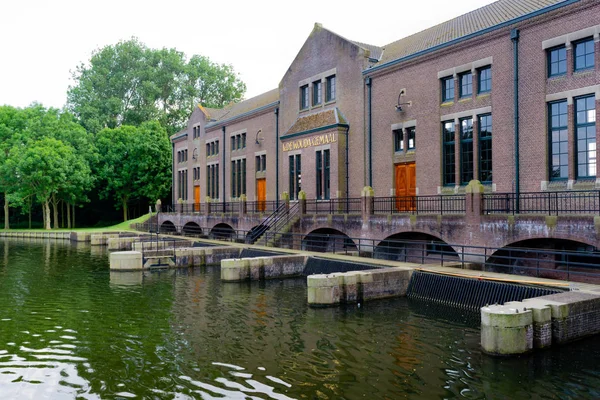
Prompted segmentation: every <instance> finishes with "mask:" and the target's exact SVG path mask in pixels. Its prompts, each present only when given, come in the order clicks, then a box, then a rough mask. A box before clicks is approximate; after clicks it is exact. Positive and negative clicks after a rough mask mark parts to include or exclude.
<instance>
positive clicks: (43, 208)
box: [42, 204, 46, 227]
mask: <svg viewBox="0 0 600 400" xmlns="http://www.w3.org/2000/svg"><path fill="white" fill-rule="evenodd" d="M42 225H43V226H44V227H46V207H44V204H42Z"/></svg>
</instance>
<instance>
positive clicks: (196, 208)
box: [194, 185, 200, 212]
mask: <svg viewBox="0 0 600 400" xmlns="http://www.w3.org/2000/svg"><path fill="white" fill-rule="evenodd" d="M194 211H196V212H199V211H200V185H197V186H194Z"/></svg>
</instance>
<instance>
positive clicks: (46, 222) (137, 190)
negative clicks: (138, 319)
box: [0, 39, 246, 229]
mask: <svg viewBox="0 0 600 400" xmlns="http://www.w3.org/2000/svg"><path fill="white" fill-rule="evenodd" d="M245 90H246V87H245V85H244V83H243V82H241V81H240V79H239V78H238V76H237V74H236V73H235V71H234V70H233V68H232V67H231V66H229V65H221V64H216V63H213V62H212V61H210V59H208V58H207V57H204V56H199V55H194V56H192V57H191V58H190V59H189V60H188V59H187V57H186V56H185V54H183V53H181V52H179V51H177V50H176V49H164V48H163V49H151V48H148V47H146V46H145V45H144V44H143V43H141V42H140V41H138V40H137V39H130V40H127V41H122V42H119V43H117V44H115V45H110V46H106V47H104V48H101V49H98V50H97V51H95V52H94V53H93V55H92V57H91V59H90V60H89V62H88V63H85V64H81V65H79V66H78V67H77V68H76V70H75V72H74V73H73V85H72V86H71V87H70V88H69V90H68V93H67V104H66V106H65V107H64V108H63V109H60V110H59V109H55V108H45V107H44V106H43V105H41V104H32V105H31V106H29V107H26V108H17V107H12V106H10V105H4V106H0V198H2V199H3V204H4V213H3V220H4V229H9V228H10V224H11V220H12V221H13V223H15V222H18V223H19V225H20V226H21V225H23V224H24V219H25V217H26V219H27V226H28V227H29V228H31V227H32V224H33V225H36V223H37V224H38V225H39V223H40V222H41V226H43V228H44V229H59V228H67V229H72V228H73V227H74V226H75V220H76V214H77V219H78V221H83V224H84V225H96V224H99V225H102V224H107V223H109V221H111V220H112V221H114V219H115V213H114V211H115V210H120V211H121V212H122V219H123V221H127V220H128V219H129V218H130V217H131V216H134V217H135V216H137V215H140V214H145V213H146V212H147V210H148V205H150V204H154V202H155V201H156V200H157V199H162V200H163V204H168V202H169V197H170V196H169V194H170V190H171V175H172V172H171V159H172V154H171V151H172V150H171V145H170V141H169V135H170V134H173V133H176V132H178V131H180V130H181V129H182V128H183V127H184V126H185V123H186V121H187V118H188V116H189V114H190V113H191V112H192V110H193V108H194V107H195V105H197V104H199V103H201V104H203V105H205V106H208V107H222V106H224V105H226V104H228V103H230V102H232V101H239V100H241V99H242V97H243V95H244V92H245ZM132 204H133V205H134V210H135V211H134V212H133V213H132V212H131V205H132ZM76 210H79V211H78V212H77V213H76Z"/></svg>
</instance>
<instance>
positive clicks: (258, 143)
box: [256, 129, 265, 145]
mask: <svg viewBox="0 0 600 400" xmlns="http://www.w3.org/2000/svg"><path fill="white" fill-rule="evenodd" d="M261 132H262V129H259V130H258V132H256V144H257V145H260V142H262V141H263V140H265V138H262V137H261V138H259V137H258V135H259V134H260V133H261Z"/></svg>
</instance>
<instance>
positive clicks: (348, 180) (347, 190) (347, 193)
mask: <svg viewBox="0 0 600 400" xmlns="http://www.w3.org/2000/svg"><path fill="white" fill-rule="evenodd" d="M349 132H350V126H347V127H346V213H348V198H349V197H350V173H349V171H348V133H349Z"/></svg>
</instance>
